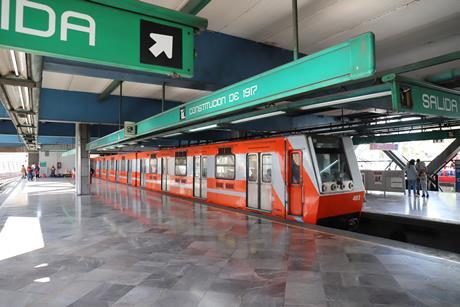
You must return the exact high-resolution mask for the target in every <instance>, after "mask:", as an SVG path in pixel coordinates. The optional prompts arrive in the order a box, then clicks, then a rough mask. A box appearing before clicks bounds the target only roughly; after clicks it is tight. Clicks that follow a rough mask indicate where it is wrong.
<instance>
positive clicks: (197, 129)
mask: <svg viewBox="0 0 460 307" xmlns="http://www.w3.org/2000/svg"><path fill="white" fill-rule="evenodd" d="M212 128H217V124H214V125H209V126H203V127H198V128H193V129H190V130H189V131H190V132H196V131H203V130H208V129H212Z"/></svg>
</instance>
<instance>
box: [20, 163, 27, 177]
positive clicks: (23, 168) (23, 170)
mask: <svg viewBox="0 0 460 307" xmlns="http://www.w3.org/2000/svg"><path fill="white" fill-rule="evenodd" d="M21 178H22V179H26V178H27V170H26V168H25V167H24V165H22V166H21Z"/></svg>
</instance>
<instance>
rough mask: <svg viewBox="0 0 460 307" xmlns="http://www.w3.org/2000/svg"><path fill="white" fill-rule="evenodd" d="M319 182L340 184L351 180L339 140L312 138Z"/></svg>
mask: <svg viewBox="0 0 460 307" xmlns="http://www.w3.org/2000/svg"><path fill="white" fill-rule="evenodd" d="M313 144H314V147H315V152H316V158H317V160H318V168H319V173H320V175H321V181H322V182H323V183H324V182H342V181H344V180H351V173H350V168H349V166H348V162H347V159H346V156H345V149H344V147H343V143H342V140H341V139H339V138H328V137H321V138H320V137H318V138H313Z"/></svg>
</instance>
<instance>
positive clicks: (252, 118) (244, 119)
mask: <svg viewBox="0 0 460 307" xmlns="http://www.w3.org/2000/svg"><path fill="white" fill-rule="evenodd" d="M285 113H286V112H284V111H276V112H271V113H265V114H260V115H256V116H251V117H247V118H242V119H238V120H234V121H232V122H230V123H231V124H239V123H245V122H250V121H253V120H256V119H261V118H267V117H272V116H276V115H281V114H285Z"/></svg>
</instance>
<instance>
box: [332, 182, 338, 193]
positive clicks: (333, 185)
mask: <svg viewBox="0 0 460 307" xmlns="http://www.w3.org/2000/svg"><path fill="white" fill-rule="evenodd" d="M336 189H337V185H336V184H335V183H333V184H331V191H335V190H336Z"/></svg>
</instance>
